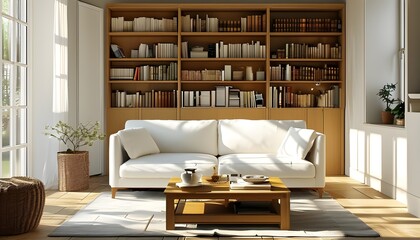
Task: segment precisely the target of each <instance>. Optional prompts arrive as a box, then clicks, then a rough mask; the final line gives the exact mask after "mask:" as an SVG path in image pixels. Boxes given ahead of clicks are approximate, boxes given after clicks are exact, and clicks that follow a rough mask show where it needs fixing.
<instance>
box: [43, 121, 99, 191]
mask: <svg viewBox="0 0 420 240" xmlns="http://www.w3.org/2000/svg"><path fill="white" fill-rule="evenodd" d="M45 130H46V132H45V135H47V136H50V137H53V138H56V139H58V140H59V141H60V142H62V143H64V145H65V146H66V147H67V150H66V151H64V152H58V153H57V162H58V189H59V191H79V190H85V189H88V188H89V152H88V151H80V150H79V149H80V147H83V146H92V145H93V143H94V142H95V141H97V140H103V139H104V138H105V135H104V134H102V133H101V132H100V125H99V122H95V123H88V124H82V123H80V124H79V125H78V126H77V127H76V128H74V127H72V126H70V125H69V124H67V123H64V122H62V121H59V122H58V123H57V124H56V125H55V126H52V127H50V126H46V127H45Z"/></svg>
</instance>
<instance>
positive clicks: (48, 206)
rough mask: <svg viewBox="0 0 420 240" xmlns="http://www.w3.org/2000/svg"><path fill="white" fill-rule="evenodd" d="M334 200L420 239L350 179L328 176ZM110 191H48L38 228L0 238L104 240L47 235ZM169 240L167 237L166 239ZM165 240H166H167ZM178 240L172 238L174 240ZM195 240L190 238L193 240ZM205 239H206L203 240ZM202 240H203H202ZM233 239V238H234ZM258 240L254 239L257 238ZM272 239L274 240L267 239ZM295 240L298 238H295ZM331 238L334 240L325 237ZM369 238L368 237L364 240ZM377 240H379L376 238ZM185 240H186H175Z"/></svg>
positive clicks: (390, 232)
mask: <svg viewBox="0 0 420 240" xmlns="http://www.w3.org/2000/svg"><path fill="white" fill-rule="evenodd" d="M325 190H326V191H327V192H328V193H329V194H330V195H331V196H332V197H334V198H335V199H337V201H338V202H339V203H340V204H341V205H342V206H343V207H345V208H346V209H348V210H349V211H351V212H352V213H354V214H355V215H357V216H358V217H359V218H360V219H361V220H363V221H364V222H366V223H367V224H368V225H369V226H370V227H371V228H373V229H374V230H375V231H377V232H378V233H379V234H380V235H381V236H382V238H394V239H403V238H416V239H420V219H419V218H416V217H414V216H412V215H411V214H408V213H407V208H406V207H405V205H403V204H401V203H399V202H397V201H396V200H393V199H389V197H387V196H385V195H383V194H381V193H379V192H377V191H375V190H373V189H372V188H370V187H368V186H366V185H363V184H360V183H358V182H356V181H354V180H352V179H351V178H349V177H327V184H326V189H325ZM104 191H110V187H109V185H108V178H107V177H106V176H97V177H91V179H90V188H89V190H87V191H84V192H57V191H47V199H46V203H45V209H44V214H43V216H42V220H41V223H40V225H39V227H38V228H37V229H36V230H34V231H32V232H30V233H26V234H21V235H16V236H7V237H0V239H2V240H3V239H7V240H20V239H22V240H23V239H25V240H26V239H28V240H41V239H49V240H62V239H63V240H64V239H66V240H67V239H71V240H76V239H89V240H96V239H104V238H76V237H71V238H70V237H63V238H50V237H48V234H49V233H50V232H51V231H53V230H54V229H55V228H56V227H57V226H59V225H60V224H61V223H62V222H63V221H65V220H66V219H68V218H70V217H71V216H72V215H73V214H75V213H76V212H77V211H78V210H79V209H80V208H82V207H83V206H85V205H86V204H87V203H89V202H90V201H92V200H93V199H94V198H95V197H96V196H98V194H100V193H101V192H104ZM106 239H107V240H108V239H109V240H125V239H129V240H134V239H142V240H146V239H147V240H149V239H153V240H156V239H162V238H133V237H131V238H129V237H119V238H118V237H113V238H106ZM166 239H168V238H166ZM166 239H165V240H166ZM174 239H175V238H171V240H174ZM192 239H195V238H188V240H192ZM202 239H203V238H202ZM202 239H200V240H202ZM205 239H209V240H227V239H228V238H220V239H217V238H216V237H215V238H205ZM232 239H233V238H232ZM254 239H255V238H254ZM268 239H272V238H268ZM293 239H296V238H293ZM322 239H331V238H322ZM363 239H366V238H363ZM375 239H378V238H375ZM176 240H184V239H181V238H179V239H176Z"/></svg>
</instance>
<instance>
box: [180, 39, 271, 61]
mask: <svg viewBox="0 0 420 240" xmlns="http://www.w3.org/2000/svg"><path fill="white" fill-rule="evenodd" d="M181 46H182V52H181V56H182V58H194V57H200V58H203V57H204V58H207V57H209V58H265V57H266V53H265V51H266V45H264V44H261V42H260V41H255V42H254V41H252V42H251V43H224V42H223V41H220V42H218V43H213V44H209V45H208V51H204V50H203V51H201V52H204V55H202V54H197V55H193V52H194V51H191V52H189V50H190V48H189V46H188V42H182V45H181ZM202 49H204V47H202ZM199 52H200V51H199Z"/></svg>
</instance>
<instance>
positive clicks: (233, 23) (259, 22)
mask: <svg viewBox="0 0 420 240" xmlns="http://www.w3.org/2000/svg"><path fill="white" fill-rule="evenodd" d="M266 21H267V20H266V15H265V14H263V15H255V14H254V15H248V16H246V17H241V18H240V20H219V19H218V18H216V17H209V16H208V15H207V14H206V16H205V17H204V18H203V19H202V18H201V17H200V16H199V15H198V14H197V15H196V16H195V17H193V16H190V15H185V16H182V17H181V26H182V31H183V32H262V31H265V29H266V28H267V27H266Z"/></svg>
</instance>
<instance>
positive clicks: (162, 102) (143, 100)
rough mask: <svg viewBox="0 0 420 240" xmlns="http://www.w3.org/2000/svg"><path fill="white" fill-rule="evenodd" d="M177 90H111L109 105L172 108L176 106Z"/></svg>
mask: <svg viewBox="0 0 420 240" xmlns="http://www.w3.org/2000/svg"><path fill="white" fill-rule="evenodd" d="M176 95H177V91H176V90H172V91H157V90H151V91H147V92H143V93H142V92H135V93H127V92H126V91H119V90H116V91H113V92H112V93H111V107H118V108H168V107H169V108H172V107H176V105H177V104H176Z"/></svg>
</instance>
